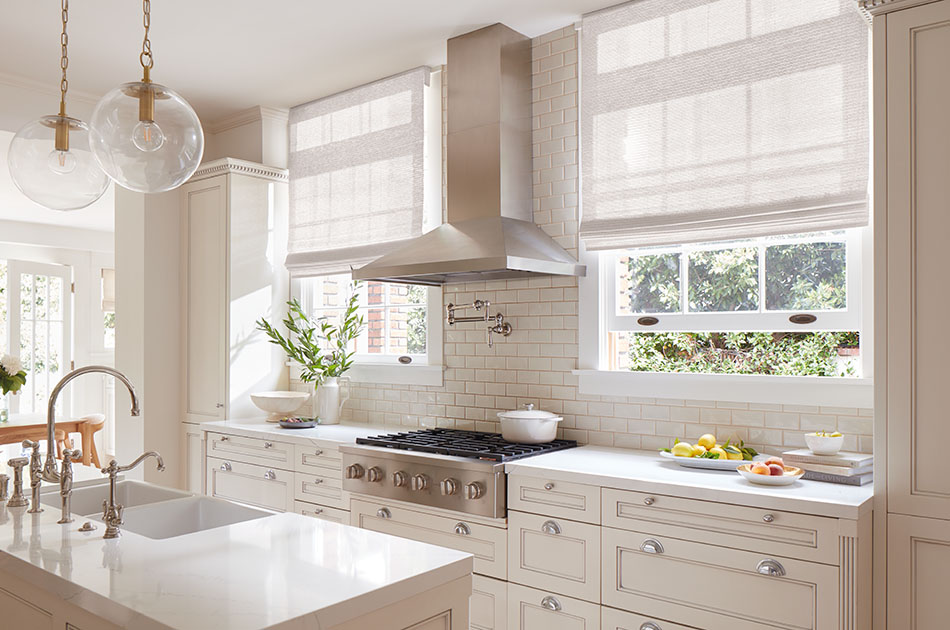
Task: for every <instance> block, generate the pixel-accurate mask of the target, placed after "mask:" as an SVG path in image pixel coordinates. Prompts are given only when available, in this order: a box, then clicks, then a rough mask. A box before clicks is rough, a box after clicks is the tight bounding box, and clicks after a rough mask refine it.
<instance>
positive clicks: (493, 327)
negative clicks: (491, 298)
mask: <svg viewBox="0 0 950 630" xmlns="http://www.w3.org/2000/svg"><path fill="white" fill-rule="evenodd" d="M490 307H491V302H488V301H487V300H475V301H474V302H472V303H471V304H452V303H449V304H446V305H445V323H446V324H448V325H449V326H454V325H455V324H460V323H462V322H487V323H488V347H489V348H491V347H492V345H493V343H492V337H491V336H492V335H501V336H503V337H507V336H508V335H510V334H511V331H512V330H514V329H513V328H512V327H511V324H509V323H508V322H506V321H505V316H504V315H502V314H501V313H495V314H494V315H491V314H490V313H489V312H488V309H489V308H490ZM461 309H475V310H476V311H479V312H482V311H484V313H483V314H482V315H473V316H469V317H458V316H457V315H456V314H455V311H457V310H461Z"/></svg>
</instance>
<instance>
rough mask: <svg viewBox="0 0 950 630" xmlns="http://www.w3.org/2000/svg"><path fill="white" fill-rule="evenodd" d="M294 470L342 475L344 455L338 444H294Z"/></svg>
mask: <svg viewBox="0 0 950 630" xmlns="http://www.w3.org/2000/svg"><path fill="white" fill-rule="evenodd" d="M294 462H296V463H295V465H294V470H296V471H297V472H308V473H314V474H317V475H335V476H340V475H341V474H342V473H341V471H342V470H343V456H342V455H341V454H340V450H339V449H338V448H337V447H336V446H322V445H321V446H314V445H304V444H295V445H294Z"/></svg>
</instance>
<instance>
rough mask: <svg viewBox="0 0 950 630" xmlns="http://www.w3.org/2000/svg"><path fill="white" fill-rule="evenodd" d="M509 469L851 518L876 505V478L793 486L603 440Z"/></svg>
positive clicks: (656, 491)
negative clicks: (682, 462)
mask: <svg viewBox="0 0 950 630" xmlns="http://www.w3.org/2000/svg"><path fill="white" fill-rule="evenodd" d="M505 470H506V471H507V472H508V474H519V475H528V476H531V477H543V478H545V479H551V480H555V481H566V482H575V483H584V484H591V485H598V486H603V487H607V488H619V489H623V490H636V491H639V492H651V493H656V494H671V495H675V496H680V497H687V498H692V499H702V500H706V501H716V502H721V503H741V504H742V505H748V506H752V507H762V508H766V509H772V510H789V511H794V512H802V513H806V514H817V515H821V516H833V517H838V518H851V519H856V518H858V516H859V515H861V514H863V513H865V512H867V511H870V509H871V497H872V495H873V485H872V484H868V485H865V486H846V485H840V484H833V483H821V482H818V481H801V480H799V481H796V482H795V483H794V484H792V485H790V486H761V485H755V484H753V483H751V482H749V481H746V480H745V479H743V478H742V477H741V476H740V475H739V474H738V473H735V472H730V471H712V470H698V469H695V468H683V467H681V466H680V465H679V464H676V463H674V462H670V461H667V460H664V459H660V457H659V456H658V455H657V453H655V452H653V451H635V450H629V449H621V448H609V447H602V446H580V447H578V448H571V449H566V450H563V451H555V452H554V453H547V454H545V455H538V456H535V457H528V458H525V459H521V460H517V461H514V462H511V463H510V464H507V465H506V466H505Z"/></svg>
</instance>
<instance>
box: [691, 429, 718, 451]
mask: <svg viewBox="0 0 950 630" xmlns="http://www.w3.org/2000/svg"><path fill="white" fill-rule="evenodd" d="M696 443H697V444H699V445H700V446H702V447H703V448H705V449H706V450H711V449H713V448H715V446H716V436H715V435H713V434H712V433H707V434H706V435H704V436H702V437H701V438H699V439H698V440H696Z"/></svg>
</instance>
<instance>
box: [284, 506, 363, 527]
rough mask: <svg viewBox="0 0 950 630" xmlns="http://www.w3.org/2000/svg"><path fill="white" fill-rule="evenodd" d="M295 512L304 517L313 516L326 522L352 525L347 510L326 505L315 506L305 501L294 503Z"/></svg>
mask: <svg viewBox="0 0 950 630" xmlns="http://www.w3.org/2000/svg"><path fill="white" fill-rule="evenodd" d="M294 512H296V513H297V514H302V515H303V516H312V517H313V518H319V519H321V520H324V521H333V522H334V523H340V524H342V525H349V524H350V513H349V512H347V511H346V510H338V509H336V508H331V507H327V506H325V505H314V504H313V503H304V502H303V501H294Z"/></svg>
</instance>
